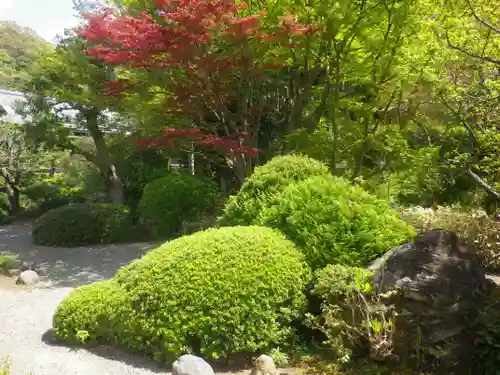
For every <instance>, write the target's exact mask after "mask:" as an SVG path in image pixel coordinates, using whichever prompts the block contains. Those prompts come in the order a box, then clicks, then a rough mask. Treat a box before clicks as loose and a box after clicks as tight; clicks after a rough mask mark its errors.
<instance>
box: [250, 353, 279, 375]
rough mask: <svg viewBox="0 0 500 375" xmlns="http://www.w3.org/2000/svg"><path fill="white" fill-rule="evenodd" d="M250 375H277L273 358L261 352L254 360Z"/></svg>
mask: <svg viewBox="0 0 500 375" xmlns="http://www.w3.org/2000/svg"><path fill="white" fill-rule="evenodd" d="M250 375H278V370H276V365H275V364H274V361H273V359H272V358H271V357H269V356H268V355H265V354H262V355H261V356H259V357H258V358H257V359H256V360H255V366H254V368H253V369H252V372H250Z"/></svg>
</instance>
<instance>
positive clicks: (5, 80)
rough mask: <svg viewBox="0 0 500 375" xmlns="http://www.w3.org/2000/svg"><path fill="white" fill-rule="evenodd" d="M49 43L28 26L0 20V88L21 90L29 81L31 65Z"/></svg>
mask: <svg viewBox="0 0 500 375" xmlns="http://www.w3.org/2000/svg"><path fill="white" fill-rule="evenodd" d="M50 48H51V45H50V43H48V42H46V41H45V40H44V39H42V38H41V37H39V36H38V35H36V33H35V32H34V31H33V30H31V29H28V28H25V27H21V26H19V25H17V24H16V23H15V22H12V21H0V88H3V89H9V90H18V91H21V90H23V89H24V87H25V85H26V83H27V82H28V81H29V78H30V76H29V72H30V69H31V66H32V65H33V63H34V62H35V61H36V59H37V58H38V56H39V54H40V52H42V51H44V50H49V49H50Z"/></svg>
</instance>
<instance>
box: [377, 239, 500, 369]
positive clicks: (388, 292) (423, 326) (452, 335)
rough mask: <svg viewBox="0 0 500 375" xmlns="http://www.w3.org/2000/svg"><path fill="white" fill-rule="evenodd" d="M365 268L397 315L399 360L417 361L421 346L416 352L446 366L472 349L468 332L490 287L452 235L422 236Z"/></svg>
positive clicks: (468, 252)
mask: <svg viewBox="0 0 500 375" xmlns="http://www.w3.org/2000/svg"><path fill="white" fill-rule="evenodd" d="M369 269H370V270H371V271H373V284H374V289H375V290H376V291H377V292H378V293H381V294H382V296H385V297H384V298H385V300H383V301H384V303H385V304H387V305H391V306H393V307H394V308H395V311H396V313H397V314H396V318H395V334H394V337H393V345H394V347H395V351H396V353H397V355H398V356H399V357H400V358H401V359H403V360H405V361H408V360H410V361H411V360H412V359H415V358H416V359H418V361H421V360H422V356H424V355H421V353H420V352H419V354H418V355H416V350H415V346H416V345H415V343H419V346H420V349H419V350H422V352H426V353H434V354H432V355H430V356H429V360H430V361H434V365H436V363H438V364H439V365H440V366H445V367H449V366H453V364H454V363H455V362H456V361H457V359H459V358H461V356H463V355H464V354H463V353H467V351H468V350H470V344H471V343H472V340H471V338H470V336H469V332H468V328H469V327H470V324H471V323H472V322H474V321H475V320H476V319H477V312H478V308H480V307H481V305H482V304H483V303H484V300H485V298H486V297H487V296H488V295H489V293H490V291H491V285H490V283H489V282H488V280H487V279H486V276H485V272H484V270H483V268H482V267H481V264H480V262H479V261H478V260H476V259H475V257H474V253H473V252H472V251H471V249H469V248H467V247H465V246H463V245H462V244H461V243H460V240H459V238H458V237H457V235H456V234H455V233H452V232H448V231H445V230H432V231H428V232H425V233H422V234H420V235H418V236H417V237H416V238H415V240H414V242H411V243H407V244H404V245H402V246H399V247H397V248H394V249H392V250H390V251H389V252H388V253H386V254H385V255H384V256H382V257H381V258H380V259H377V260H376V261H375V262H373V263H372V264H371V265H370V266H369ZM437 353H440V354H439V355H438V354H437ZM436 356H438V357H439V360H438V361H437V362H436ZM431 357H432V358H431ZM468 357H470V352H469V353H468ZM462 359H463V358H462ZM462 364H464V362H463V361H462Z"/></svg>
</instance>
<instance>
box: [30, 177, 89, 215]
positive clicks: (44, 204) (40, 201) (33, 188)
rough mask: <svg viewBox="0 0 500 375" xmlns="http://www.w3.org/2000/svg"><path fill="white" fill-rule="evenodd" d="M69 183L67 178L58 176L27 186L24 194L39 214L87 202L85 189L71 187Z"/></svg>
mask: <svg viewBox="0 0 500 375" xmlns="http://www.w3.org/2000/svg"><path fill="white" fill-rule="evenodd" d="M67 182H68V181H67V180H66V179H65V176H63V175H62V174H56V175H55V176H53V177H47V178H44V179H43V180H41V181H40V182H38V183H34V184H32V185H28V186H26V187H25V188H24V189H23V193H24V194H25V195H26V197H28V198H29V199H30V200H31V201H32V202H33V203H34V204H35V205H36V207H37V211H38V212H39V213H44V212H47V211H49V210H52V209H54V208H58V207H61V206H65V205H67V204H70V203H83V202H84V201H85V196H84V191H83V188H82V187H81V186H71V185H69V184H68V183H67Z"/></svg>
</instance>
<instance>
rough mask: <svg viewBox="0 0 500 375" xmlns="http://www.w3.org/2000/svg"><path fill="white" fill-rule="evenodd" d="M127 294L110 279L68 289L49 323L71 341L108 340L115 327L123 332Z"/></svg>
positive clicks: (56, 333)
mask: <svg viewBox="0 0 500 375" xmlns="http://www.w3.org/2000/svg"><path fill="white" fill-rule="evenodd" d="M130 306H131V304H130V299H129V297H128V295H127V294H126V293H125V292H124V291H123V290H122V289H121V288H120V287H119V286H118V285H117V284H116V282H114V281H113V280H106V281H102V282H97V283H93V284H90V285H84V286H82V287H80V288H77V289H75V290H74V291H72V292H71V295H70V296H69V297H68V298H66V299H65V300H64V301H63V303H61V304H60V305H59V307H58V308H57V310H56V312H55V314H54V318H53V326H54V327H55V332H54V333H55V335H56V336H57V337H60V338H63V339H66V340H68V341H70V342H72V343H76V342H80V343H92V344H96V343H99V342H109V341H112V340H113V339H114V338H115V336H116V332H117V331H118V330H120V329H121V330H123V331H125V332H127V327H128V326H127V324H128V323H129V321H128V320H121V319H122V318H123V317H124V316H127V317H129V316H130V315H131V313H132V309H131V307H130Z"/></svg>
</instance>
